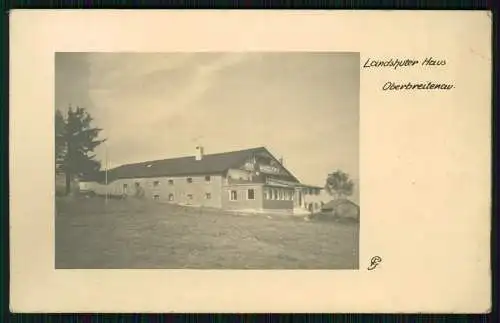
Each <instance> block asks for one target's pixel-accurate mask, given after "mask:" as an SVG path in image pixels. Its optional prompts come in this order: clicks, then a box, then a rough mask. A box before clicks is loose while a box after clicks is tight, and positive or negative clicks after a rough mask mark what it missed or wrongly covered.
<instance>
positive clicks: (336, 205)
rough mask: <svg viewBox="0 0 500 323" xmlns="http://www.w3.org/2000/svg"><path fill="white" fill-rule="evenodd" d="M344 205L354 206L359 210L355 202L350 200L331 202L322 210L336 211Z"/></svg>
mask: <svg viewBox="0 0 500 323" xmlns="http://www.w3.org/2000/svg"><path fill="white" fill-rule="evenodd" d="M342 204H348V205H352V206H354V207H356V208H359V206H358V205H357V204H356V203H354V202H353V201H351V200H348V199H337V200H331V201H330V202H328V203H326V204H324V205H323V206H322V207H321V209H322V210H333V209H335V208H336V207H338V206H339V205H342Z"/></svg>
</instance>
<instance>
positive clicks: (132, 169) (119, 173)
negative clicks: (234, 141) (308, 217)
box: [101, 147, 294, 182]
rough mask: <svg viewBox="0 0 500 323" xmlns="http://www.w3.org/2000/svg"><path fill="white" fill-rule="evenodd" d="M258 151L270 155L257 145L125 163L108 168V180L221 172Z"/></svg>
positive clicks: (236, 165) (240, 162) (238, 164)
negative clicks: (198, 155)
mask: <svg viewBox="0 0 500 323" xmlns="http://www.w3.org/2000/svg"><path fill="white" fill-rule="evenodd" d="M258 152H265V153H268V154H269V155H271V153H270V152H269V151H268V150H267V149H266V148H265V147H257V148H251V149H245V150H239V151H231V152H225V153H218V154H207V155H204V156H203V158H202V159H201V160H196V158H195V156H189V157H179V158H170V159H162V160H154V161H147V162H141V163H135V164H127V165H122V166H119V167H116V168H114V169H111V170H109V171H108V182H112V181H114V180H116V179H120V178H143V177H161V176H186V175H203V174H207V175H208V174H222V173H224V172H226V171H227V170H228V169H230V168H232V167H239V166H240V164H242V163H243V162H245V160H246V159H247V158H250V157H251V156H252V155H253V154H254V153H258ZM271 156H272V155H271ZM291 176H292V177H293V175H291ZM293 178H294V177H293ZM101 180H102V179H101Z"/></svg>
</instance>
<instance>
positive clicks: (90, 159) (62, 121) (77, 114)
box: [55, 107, 105, 194]
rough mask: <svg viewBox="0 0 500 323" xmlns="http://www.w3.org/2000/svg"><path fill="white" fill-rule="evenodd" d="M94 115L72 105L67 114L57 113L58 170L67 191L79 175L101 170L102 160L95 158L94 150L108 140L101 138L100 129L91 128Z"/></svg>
mask: <svg viewBox="0 0 500 323" xmlns="http://www.w3.org/2000/svg"><path fill="white" fill-rule="evenodd" d="M92 120H93V119H92V117H91V116H90V114H89V113H88V112H87V111H86V110H85V109H84V108H79V107H77V108H76V110H73V108H72V107H69V109H68V113H67V115H66V116H64V115H63V113H62V112H61V111H60V110H57V111H56V114H55V167H56V173H58V174H61V173H63V174H65V177H66V194H69V193H70V191H71V182H72V180H73V179H74V178H75V176H77V177H81V176H92V175H96V174H97V173H99V170H100V168H101V163H100V162H99V161H97V160H95V155H94V154H93V151H94V149H95V148H96V147H97V146H99V145H100V144H101V143H103V142H104V141H105V140H99V139H98V137H99V133H100V132H101V131H102V129H100V128H94V127H92V125H91V123H92Z"/></svg>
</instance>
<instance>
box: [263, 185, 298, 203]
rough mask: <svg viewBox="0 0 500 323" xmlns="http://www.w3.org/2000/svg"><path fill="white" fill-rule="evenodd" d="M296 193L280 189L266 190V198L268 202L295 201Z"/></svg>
mask: <svg viewBox="0 0 500 323" xmlns="http://www.w3.org/2000/svg"><path fill="white" fill-rule="evenodd" d="M293 195H294V191H290V190H284V189H279V188H269V189H264V198H265V199H266V200H281V201H293Z"/></svg>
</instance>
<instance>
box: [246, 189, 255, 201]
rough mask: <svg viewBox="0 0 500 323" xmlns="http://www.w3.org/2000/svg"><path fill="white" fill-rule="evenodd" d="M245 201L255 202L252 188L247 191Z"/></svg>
mask: <svg viewBox="0 0 500 323" xmlns="http://www.w3.org/2000/svg"><path fill="white" fill-rule="evenodd" d="M247 199H249V200H255V190H254V189H253V188H250V189H248V191H247Z"/></svg>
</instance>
